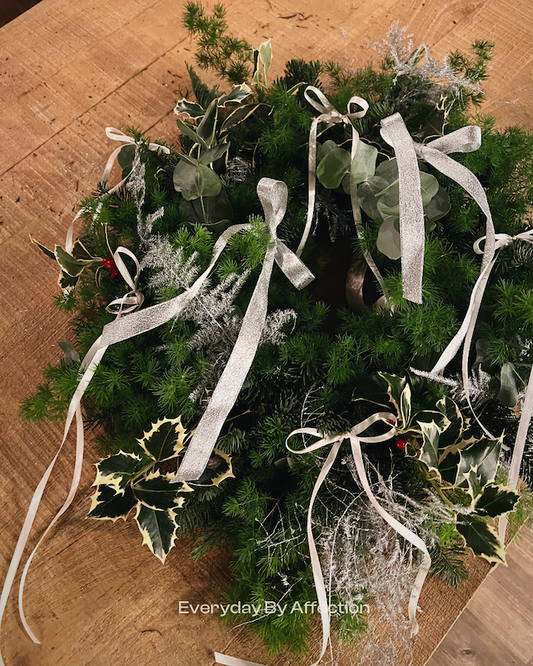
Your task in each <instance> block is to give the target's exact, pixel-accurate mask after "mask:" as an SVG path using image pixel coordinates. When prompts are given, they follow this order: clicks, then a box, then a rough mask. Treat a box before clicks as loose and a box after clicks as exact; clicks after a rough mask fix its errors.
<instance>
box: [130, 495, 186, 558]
mask: <svg viewBox="0 0 533 666" xmlns="http://www.w3.org/2000/svg"><path fill="white" fill-rule="evenodd" d="M135 520H136V521H137V524H138V526H139V530H140V532H141V534H142V535H143V545H144V544H146V545H147V546H148V548H149V549H150V550H151V551H152V553H153V554H154V555H155V556H156V557H158V558H159V559H160V560H161V562H163V564H164V562H165V559H166V557H167V555H168V553H169V552H170V550H171V548H172V546H173V545H174V543H175V541H176V532H177V529H178V525H177V523H176V514H175V512H174V511H172V510H169V511H156V510H154V509H150V508H149V507H147V506H145V505H144V504H139V505H138V511H137V515H136V516H135Z"/></svg>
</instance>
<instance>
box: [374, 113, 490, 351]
mask: <svg viewBox="0 0 533 666" xmlns="http://www.w3.org/2000/svg"><path fill="white" fill-rule="evenodd" d="M381 125H382V128H381V136H382V137H383V138H384V139H385V141H386V142H387V143H388V144H389V145H390V146H392V147H393V148H394V151H395V153H396V159H397V162H398V177H399V188H400V243H401V250H402V258H401V260H402V283H403V296H404V298H406V299H408V300H410V301H413V302H414V303H422V275H423V271H424V246H425V229H424V209H423V206H422V195H421V192H420V174H419V170H418V162H417V158H420V159H423V160H425V161H426V162H428V164H431V165H432V166H433V167H435V169H437V170H438V171H440V172H441V173H443V174H444V175H445V176H448V177H449V178H451V179H452V180H455V182H456V183H458V184H459V185H461V187H463V188H464V189H465V190H466V191H467V192H468V194H470V196H472V198H473V199H474V200H475V201H476V202H477V204H478V205H479V207H480V208H481V210H482V211H483V213H484V214H485V217H486V218H487V223H486V237H487V242H486V244H485V252H484V255H483V263H482V269H483V268H484V267H485V266H486V265H487V264H488V263H489V262H490V261H491V260H492V257H493V256H494V244H495V240H494V225H493V222H492V216H491V213H490V208H489V204H488V202H487V196H486V194H485V191H484V189H483V187H482V185H481V183H480V182H479V180H478V179H477V178H476V176H474V174H473V173H472V172H471V171H470V170H469V169H467V168H466V167H465V166H463V165H462V164H459V163H458V162H456V161H455V160H453V159H452V158H451V157H449V156H448V153H452V152H462V153H464V152H472V151H474V150H477V149H478V148H479V147H480V145H481V130H480V128H479V127H477V126H475V125H472V126H468V127H463V128H461V129H459V130H457V131H455V132H451V133H450V134H446V135H445V136H442V137H439V138H438V139H435V140H434V141H431V142H429V143H427V144H421V143H416V142H415V141H413V139H412V137H411V135H410V134H409V131H408V129H407V127H406V126H405V122H404V120H403V118H402V117H401V116H400V114H399V113H395V114H393V115H392V116H389V117H388V118H384V119H383V120H382V121H381ZM463 338H464V336H463ZM459 346H460V345H459ZM455 353H457V351H456V352H455Z"/></svg>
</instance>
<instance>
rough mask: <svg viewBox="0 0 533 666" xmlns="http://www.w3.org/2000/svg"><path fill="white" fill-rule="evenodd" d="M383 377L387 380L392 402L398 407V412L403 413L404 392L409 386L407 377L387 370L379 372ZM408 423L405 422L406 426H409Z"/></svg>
mask: <svg viewBox="0 0 533 666" xmlns="http://www.w3.org/2000/svg"><path fill="white" fill-rule="evenodd" d="M378 374H379V375H380V376H381V377H383V379H384V380H385V381H386V382H387V393H388V395H389V398H390V402H392V404H393V405H394V406H395V407H396V411H397V412H398V414H401V409H400V403H401V397H402V393H403V391H404V389H405V387H406V386H407V379H406V378H405V377H398V376H397V375H389V374H387V373H386V372H380V373H378ZM407 425H408V424H407V423H404V426H407Z"/></svg>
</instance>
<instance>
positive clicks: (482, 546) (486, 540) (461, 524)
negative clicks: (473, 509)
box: [456, 515, 507, 564]
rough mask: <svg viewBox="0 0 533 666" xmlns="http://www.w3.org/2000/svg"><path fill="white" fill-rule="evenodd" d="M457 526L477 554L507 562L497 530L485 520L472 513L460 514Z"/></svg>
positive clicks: (496, 560) (491, 560)
mask: <svg viewBox="0 0 533 666" xmlns="http://www.w3.org/2000/svg"><path fill="white" fill-rule="evenodd" d="M456 528H457V531H458V532H459V534H460V535H461V536H462V537H463V539H464V541H465V544H466V545H467V546H468V548H471V549H472V551H473V552H474V554H475V555H479V556H481V557H483V558H485V559H486V560H488V561H489V562H501V563H502V564H507V563H506V561H505V548H504V546H503V544H502V542H501V541H500V539H499V537H498V535H497V534H496V532H495V530H494V529H493V528H492V527H490V525H487V523H485V522H484V521H483V520H481V519H480V518H476V517H475V516H472V515H471V516H459V517H458V518H457V523H456Z"/></svg>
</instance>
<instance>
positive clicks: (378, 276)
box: [350, 125, 390, 308]
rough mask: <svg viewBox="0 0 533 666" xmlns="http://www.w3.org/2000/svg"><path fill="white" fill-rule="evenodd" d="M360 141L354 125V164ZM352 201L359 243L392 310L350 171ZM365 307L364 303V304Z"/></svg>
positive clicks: (387, 305)
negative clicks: (367, 240) (367, 238)
mask: <svg viewBox="0 0 533 666" xmlns="http://www.w3.org/2000/svg"><path fill="white" fill-rule="evenodd" d="M358 139H359V135H358V133H357V130H356V129H355V127H354V126H353V125H352V162H353V159H354V157H355V154H356V152H357V144H358ZM350 200H351V203H352V215H353V221H354V224H355V231H356V233H357V237H358V238H359V241H363V245H362V248H363V250H362V251H363V257H364V258H365V261H366V263H367V265H368V267H369V268H370V270H371V271H372V273H373V274H374V277H375V278H376V280H377V281H378V284H379V286H380V289H381V292H382V294H383V298H384V299H385V306H386V307H387V308H390V297H389V292H388V291H387V288H386V287H385V280H384V279H383V276H382V275H381V273H380V271H379V268H378V267H377V265H376V262H375V261H374V258H373V257H372V255H371V254H370V252H369V251H368V249H367V248H366V246H365V244H364V237H365V230H364V227H363V220H362V217H361V207H360V206H359V199H358V198H357V185H356V183H355V182H354V179H353V177H352V173H351V170H350ZM363 306H364V303H363Z"/></svg>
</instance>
